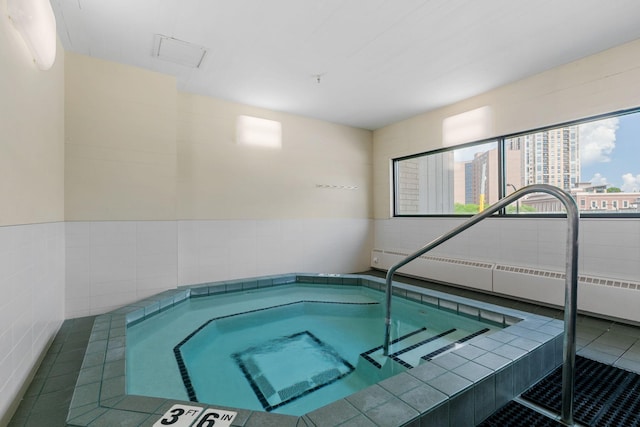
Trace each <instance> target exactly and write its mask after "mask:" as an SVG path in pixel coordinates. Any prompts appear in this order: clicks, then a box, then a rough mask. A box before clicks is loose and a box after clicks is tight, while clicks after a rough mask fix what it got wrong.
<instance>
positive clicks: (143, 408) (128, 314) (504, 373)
mask: <svg viewBox="0 0 640 427" xmlns="http://www.w3.org/2000/svg"><path fill="white" fill-rule="evenodd" d="M298 279H300V280H302V281H307V282H308V281H312V282H317V283H331V284H345V285H360V286H368V287H372V288H374V289H381V288H383V287H384V281H383V280H382V279H380V278H375V277H371V276H360V275H342V276H326V275H284V276H276V277H265V278H258V279H251V280H243V281H229V282H221V283H214V284H205V285H200V286H194V287H190V288H183V289H177V290H171V291H167V292H164V293H162V294H159V295H156V296H154V297H151V298H147V299H145V300H142V301H139V302H137V303H135V304H132V305H129V306H127V307H124V308H122V309H119V310H116V311H114V312H111V313H108V314H105V315H101V316H97V317H96V318H95V322H94V323H93V328H92V330H91V334H90V336H89V337H88V338H85V340H84V343H87V344H86V353H85V356H84V359H83V361H82V366H81V369H80V371H79V375H78V380H77V384H76V387H75V391H74V394H73V398H72V399H71V402H70V404H69V403H68V402H69V399H68V398H67V399H66V400H65V398H64V397H62V396H63V393H56V394H55V396H57V399H54V400H55V402H53V401H49V402H48V401H47V397H44V398H43V396H44V395H48V394H49V393H45V392H46V387H47V384H54V383H55V381H54V379H55V378H57V377H60V378H57V379H58V382H60V383H63V382H65V381H66V382H67V383H68V382H69V379H70V376H73V375H74V374H73V373H72V372H67V373H62V371H60V369H62V370H65V369H67V370H69V368H68V367H67V368H65V366H67V365H68V363H67V365H65V363H66V362H64V359H65V358H66V357H69V358H71V356H62V359H61V360H59V361H58V360H57V359H58V358H60V355H61V354H63V353H60V351H61V350H64V349H65V346H66V347H67V349H69V350H72V352H73V357H75V358H76V364H78V363H79V361H78V360H77V359H78V357H77V356H78V354H81V351H82V348H83V345H84V344H83V340H82V339H80V338H77V339H71V340H70V341H69V344H68V345H67V344H65V343H66V339H65V340H63V341H61V339H60V338H59V337H60V336H61V334H60V333H59V334H58V337H57V338H56V341H54V344H53V345H52V348H51V349H50V350H49V353H48V355H47V357H45V362H43V365H42V366H41V368H40V370H43V369H46V368H47V366H48V365H49V363H50V362H49V361H51V365H50V366H49V371H48V372H47V373H43V375H40V374H41V373H40V371H39V372H38V374H37V375H36V379H35V380H34V382H33V383H32V386H31V387H30V389H29V390H30V391H28V392H27V395H26V396H25V399H24V401H23V404H22V405H21V406H20V408H19V409H18V412H17V413H16V415H15V416H14V418H13V420H12V422H11V424H10V426H30V425H34V426H35V425H43V424H41V423H38V419H40V420H42V419H45V417H46V414H47V411H46V410H45V409H46V408H45V407H46V406H51V405H54V404H56V406H57V407H60V406H62V407H63V408H64V407H65V405H67V404H68V405H69V412H68V418H67V423H68V424H67V425H70V426H92V427H94V426H112V425H131V426H152V425H153V424H154V423H155V422H156V421H158V420H159V419H160V418H161V416H162V414H164V413H165V412H166V411H167V410H168V409H169V408H170V407H171V406H172V405H173V404H174V403H183V404H191V405H194V404H193V403H190V402H178V401H173V400H167V399H159V398H150V397H142V396H129V395H126V393H125V376H124V375H125V366H124V363H125V361H124V358H125V331H126V325H127V324H128V323H131V322H137V321H140V320H141V319H144V318H145V317H146V316H152V315H153V314H155V313H157V312H159V311H161V310H164V309H166V308H168V307H170V306H173V305H175V304H179V303H180V302H181V301H184V300H185V299H186V298H188V297H196V296H198V295H209V294H217V293H223V292H234V291H238V290H243V289H255V288H258V287H268V286H277V285H280V284H285V283H292V282H295V281H296V280H298ZM403 281H404V279H403ZM408 281H411V280H408ZM416 283H418V284H421V283H420V282H417V281H416ZM395 293H396V294H398V295H400V296H401V297H405V298H410V299H417V300H418V301H422V302H424V303H426V304H431V305H439V306H440V307H442V308H445V309H448V310H451V309H453V310H456V311H461V312H463V313H466V314H467V315H472V316H482V317H485V318H489V319H491V320H493V321H502V322H505V323H506V324H507V325H511V326H508V327H507V328H506V329H503V330H502V331H499V332H497V333H494V334H492V335H491V336H489V337H486V338H482V337H478V338H476V339H473V340H471V341H469V342H468V345H466V346H464V347H463V348H461V349H459V350H455V351H453V352H450V353H447V354H445V355H443V356H441V357H438V358H436V359H434V360H433V361H432V362H427V363H424V364H421V365H420V366H418V367H416V368H413V369H411V370H408V371H406V372H403V373H401V374H398V375H396V376H394V377H391V378H389V379H387V380H384V381H382V382H380V383H378V384H376V385H374V386H371V387H368V388H366V389H364V390H362V391H360V392H358V393H355V394H353V395H351V396H349V397H347V398H345V399H341V400H338V401H337V402H334V403H333V404H330V405H327V406H325V407H323V408H320V409H317V410H315V411H313V412H310V413H308V414H306V415H304V416H302V417H295V416H288V415H279V414H272V413H264V412H258V411H249V410H243V409H233V408H224V407H217V408H218V409H230V410H233V411H235V412H237V413H238V415H237V416H236V419H235V420H234V422H233V425H234V426H244V427H252V426H279V427H287V426H338V425H353V426H412V427H418V426H420V425H430V426H431V425H434V426H439V425H456V426H465V425H469V426H472V425H475V424H476V423H478V422H480V421H482V420H483V419H484V418H485V417H487V416H488V415H490V414H491V413H492V412H493V411H494V410H495V409H497V408H498V407H500V406H502V405H503V404H504V403H506V402H507V401H508V400H510V399H511V398H513V397H514V396H516V395H518V394H519V393H520V392H522V391H523V390H524V389H526V388H527V387H528V386H529V385H530V384H532V383H534V382H535V381H536V380H537V379H538V378H541V377H542V376H544V374H546V373H548V372H549V371H550V370H552V369H553V368H554V367H555V366H557V365H558V364H560V363H561V354H562V348H561V347H562V321H561V320H559V319H558V313H559V312H558V311H557V310H549V309H544V308H540V307H536V306H531V305H526V304H520V303H513V302H510V304H505V305H511V306H516V305H523V307H522V308H526V309H529V310H531V309H533V310H532V311H536V310H537V311H538V312H542V313H544V314H547V315H550V317H547V316H544V315H541V314H539V313H531V312H523V311H519V310H516V309H514V308H505V307H498V306H496V305H493V304H491V303H487V302H480V301H470V300H468V299H467V298H464V297H461V296H456V295H451V294H449V293H447V294H444V293H440V292H438V291H434V290H424V289H422V288H418V287H414V286H411V285H406V284H402V283H397V287H396V290H395ZM458 293H460V292H458ZM485 297H486V296H485ZM484 299H486V300H490V301H492V302H493V301H495V302H497V303H505V302H507V300H501V299H498V298H494V297H488V298H484ZM554 317H555V319H554ZM515 319H523V320H522V321H520V322H518V323H517V324H515V325H514V324H513V323H515ZM589 319H591V318H585V317H583V316H581V319H580V320H581V322H580V323H579V326H578V345H579V348H581V350H580V353H581V354H583V355H585V356H586V357H592V358H595V359H599V360H601V361H605V362H607V363H612V364H613V363H614V362H615V363H616V364H617V365H620V366H621V367H626V368H627V369H632V370H633V369H634V368H637V366H638V365H639V364H638V362H637V361H636V360H640V344H639V343H638V337H639V336H640V334H639V333H638V329H637V328H634V327H630V326H626V325H621V324H616V323H614V322H607V321H600V320H597V319H591V320H589ZM89 321H90V319H86V320H82V319H75V320H74V321H68V322H78V324H79V325H82V324H85V326H86V325H87V324H89ZM83 322H84V323H83ZM65 325H68V323H67V322H65ZM65 327H66V326H65ZM65 327H63V328H62V329H61V333H62V332H64V329H65ZM605 327H606V329H604V330H603V329H602V328H605ZM86 329H87V328H86V327H85V332H86ZM611 329H615V331H611ZM85 335H86V333H85ZM67 339H68V338H67ZM74 346H75V347H79V348H75V347H74ZM72 347H73V349H72ZM56 349H57V351H58V352H57V353H56ZM52 351H53V352H54V353H52ZM52 354H53V355H52ZM64 354H66V352H65V353H64ZM69 354H71V353H69ZM50 355H52V356H50ZM624 356H628V357H624ZM603 359H604V360H603ZM607 359H608V360H607ZM54 360H55V362H56V363H53V361H54ZM57 362H60V364H61V366H62V367H58V368H56V366H57V365H58V364H57ZM625 364H626V365H627V366H624V365H625ZM54 369H55V371H54ZM52 371H53V372H52ZM58 371H60V372H58ZM56 374H57V375H56ZM42 378H44V379H42ZM49 387H54V386H53V385H49ZM51 394H52V395H53V393H51ZM67 394H70V390H67ZM40 400H42V402H40ZM195 405H197V406H202V407H205V406H206V405H205V404H195ZM40 407H42V408H40ZM58 417H60V415H58ZM48 420H49V422H48V423H46V425H52V426H55V425H64V423H61V424H58V422H62V420H61V418H57V419H56V420H55V422H54V419H52V418H49V419H48Z"/></svg>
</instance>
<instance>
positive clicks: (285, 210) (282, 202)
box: [178, 93, 372, 219]
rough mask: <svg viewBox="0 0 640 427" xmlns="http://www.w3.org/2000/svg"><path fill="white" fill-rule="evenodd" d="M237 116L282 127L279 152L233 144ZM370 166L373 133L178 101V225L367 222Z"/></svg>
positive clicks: (205, 101)
mask: <svg viewBox="0 0 640 427" xmlns="http://www.w3.org/2000/svg"><path fill="white" fill-rule="evenodd" d="M238 115H249V116H254V117H259V118H264V119H269V120H276V121H279V122H281V123H282V133H283V137H282V148H280V149H268V148H260V147H248V146H240V145H238V144H236V142H235V129H236V128H235V126H236V118H237V116H238ZM371 159H372V146H371V132H370V131H366V130H361V129H355V128H351V127H347V126H342V125H336V124H332V123H327V122H323V121H319V120H313V119H308V118H303V117H299V116H293V115H289V114H283V113H277V112H273V111H269V110H263V109H258V108H253V107H248V106H245V105H240V104H235V103H231V102H226V101H222V100H217V99H213V98H208V97H203V96H197V95H191V94H186V93H181V94H179V95H178V218H179V219H274V218H278V219H286V218H370V217H371V185H370V181H371V169H372V164H371ZM318 185H335V186H345V187H357V188H356V189H344V188H342V189H341V188H333V189H332V188H321V187H318Z"/></svg>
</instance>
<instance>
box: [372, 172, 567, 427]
mask: <svg viewBox="0 0 640 427" xmlns="http://www.w3.org/2000/svg"><path fill="white" fill-rule="evenodd" d="M530 193H547V194H550V195H552V196H555V197H556V198H557V199H559V200H560V201H561V202H562V204H563V205H564V206H565V208H566V210H567V220H568V228H567V260H566V274H565V296H564V340H563V355H562V357H563V364H562V413H561V421H562V422H563V423H564V424H566V425H573V395H574V383H575V364H576V361H575V359H576V310H577V294H578V219H579V213H578V207H577V206H576V202H575V200H574V199H573V198H572V197H571V195H570V194H569V193H567V192H566V191H564V190H562V189H560V188H558V187H554V186H552V185H548V184H533V185H529V186H527V187H523V188H521V189H520V190H518V191H516V192H514V193H512V194H510V195H509V196H506V197H504V198H502V199H500V200H499V201H498V202H497V203H495V204H493V205H491V206H489V207H488V208H487V209H485V210H484V211H482V212H480V213H478V214H476V215H474V216H472V217H471V218H469V219H468V220H467V221H465V222H463V223H462V224H460V225H459V226H458V227H456V228H454V229H452V230H451V231H449V232H448V233H446V234H443V235H442V236H440V237H438V238H437V239H435V240H433V241H431V242H430V243H428V244H426V245H425V246H423V247H422V248H420V249H418V250H417V251H416V252H414V253H412V254H411V255H409V256H407V257H406V258H405V259H403V260H402V261H400V262H398V263H396V264H395V265H393V266H392V267H391V268H390V269H389V270H388V271H387V276H386V295H385V297H386V305H385V307H386V314H385V332H384V345H383V349H384V355H385V356H388V355H389V340H390V335H391V296H392V294H393V291H392V286H393V275H394V274H395V272H396V271H397V270H398V269H399V268H400V267H403V266H404V265H406V264H408V263H409V262H411V261H413V260H414V259H416V258H418V257H419V256H422V255H424V254H425V253H426V252H428V251H430V250H431V249H433V248H435V247H437V246H439V245H441V244H442V243H444V242H446V241H447V240H449V239H451V238H452V237H454V236H457V235H458V234H460V233H462V232H463V231H464V230H466V229H468V228H470V227H471V226H473V225H475V224H477V223H478V222H480V221H482V220H483V219H485V218H487V217H489V216H491V215H493V214H494V213H495V212H497V211H499V210H500V209H503V208H505V207H506V206H508V205H510V204H511V203H513V202H515V201H516V200H518V199H520V198H521V197H522V196H525V195H527V194H530Z"/></svg>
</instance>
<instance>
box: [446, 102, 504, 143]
mask: <svg viewBox="0 0 640 427" xmlns="http://www.w3.org/2000/svg"><path fill="white" fill-rule="evenodd" d="M491 136H493V111H492V110H491V107H489V106H484V107H480V108H476V109H475V110H470V111H466V112H464V113H460V114H456V115H455V116H450V117H447V118H446V119H444V120H443V121H442V143H443V145H444V146H445V147H450V146H452V145H458V144H464V143H465V142H473V141H481V140H483V139H487V138H490V137H491Z"/></svg>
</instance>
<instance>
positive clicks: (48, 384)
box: [8, 316, 95, 427]
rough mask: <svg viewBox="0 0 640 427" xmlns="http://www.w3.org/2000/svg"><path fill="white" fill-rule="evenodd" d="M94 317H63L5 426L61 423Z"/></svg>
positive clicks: (35, 426) (50, 426) (40, 426)
mask: <svg viewBox="0 0 640 427" xmlns="http://www.w3.org/2000/svg"><path fill="white" fill-rule="evenodd" d="M94 319H95V317H94V316H91V317H82V318H78V319H70V320H66V321H65V322H64V323H63V324H62V326H61V327H60V330H59V331H58V334H57V335H56V337H55V339H54V340H53V343H52V344H51V346H50V347H49V350H48V351H47V355H46V356H45V357H44V360H43V361H42V364H41V365H40V367H39V369H38V371H37V373H36V375H35V377H34V378H33V381H32V382H31V384H30V385H29V388H28V389H27V391H26V393H25V395H24V397H23V399H22V401H21V402H20V406H19V407H18V410H17V411H16V413H15V414H14V415H13V418H12V419H11V421H10V422H9V426H8V427H45V426H46V427H58V426H65V425H66V419H67V412H68V411H69V405H70V403H71V396H72V395H73V389H74V387H75V385H76V380H77V378H78V373H79V372H80V367H81V366H82V359H83V358H84V352H85V349H86V348H87V343H88V342H89V335H90V334H91V328H92V327H93V321H94Z"/></svg>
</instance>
